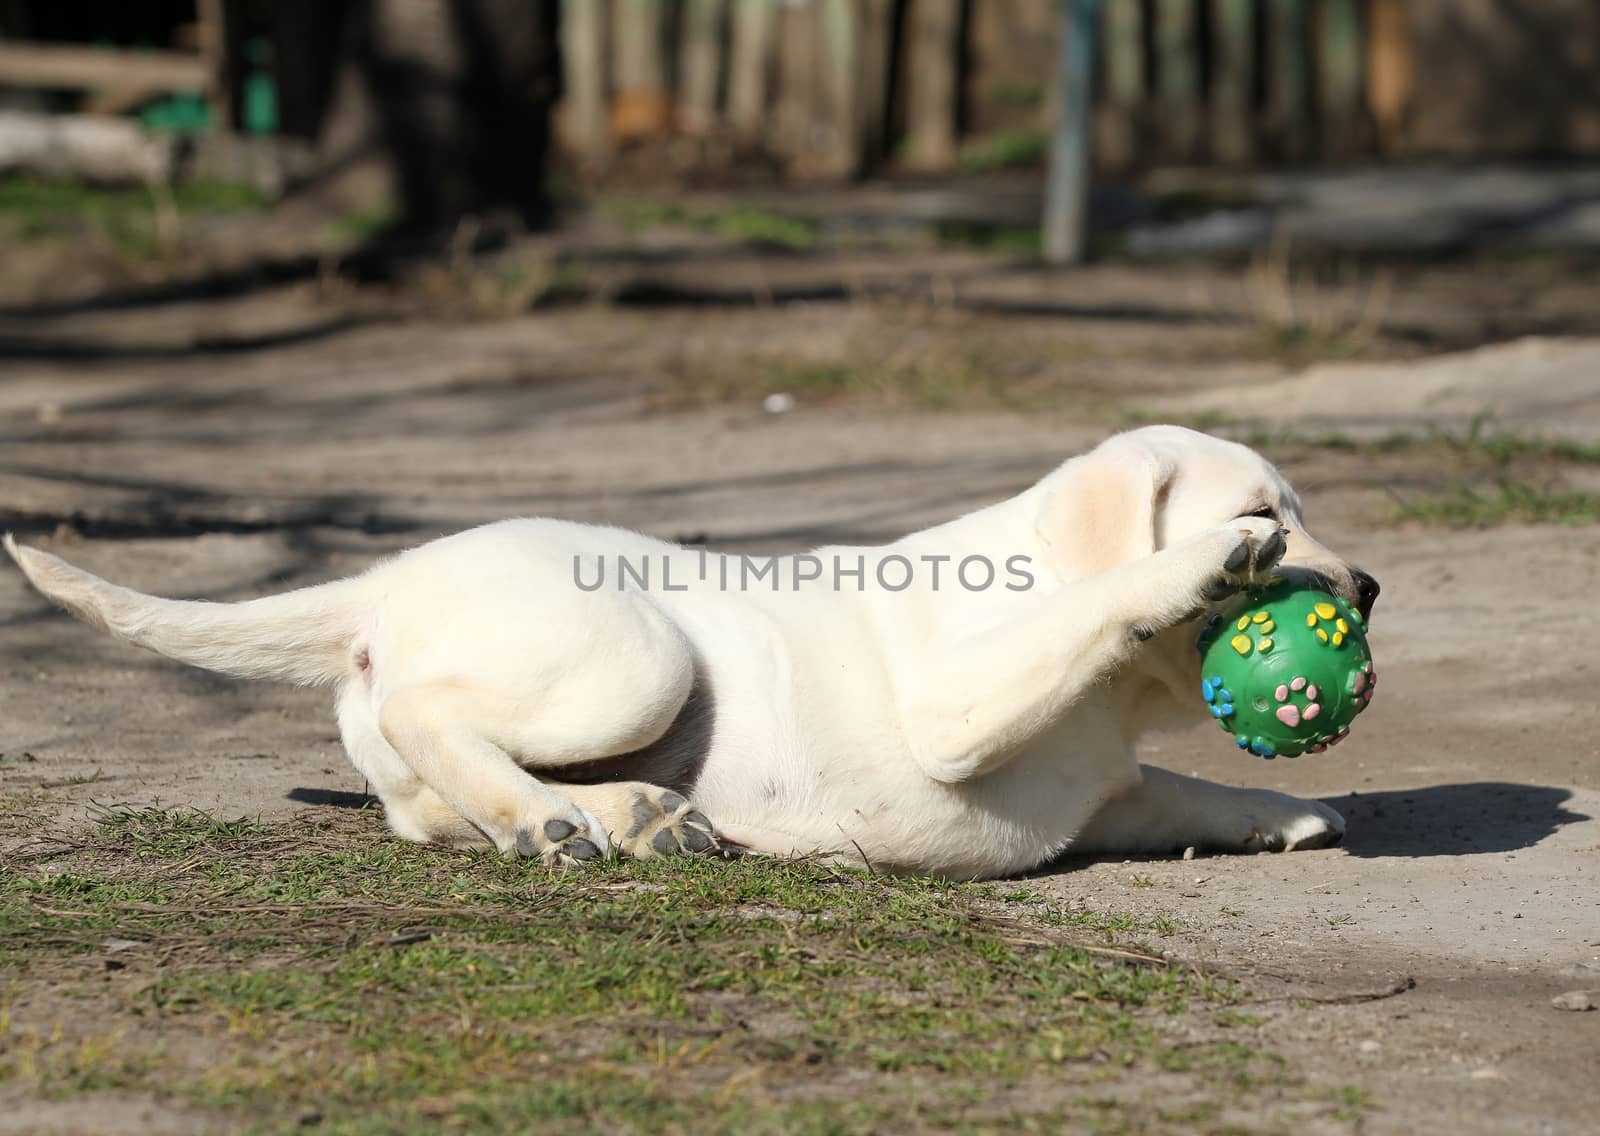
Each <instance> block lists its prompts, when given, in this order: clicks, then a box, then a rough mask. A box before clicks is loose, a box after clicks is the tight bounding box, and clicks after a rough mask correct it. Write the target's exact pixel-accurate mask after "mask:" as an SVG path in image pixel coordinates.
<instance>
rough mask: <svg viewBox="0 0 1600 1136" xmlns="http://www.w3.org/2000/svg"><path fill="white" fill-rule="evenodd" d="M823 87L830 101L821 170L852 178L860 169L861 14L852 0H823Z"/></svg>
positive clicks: (828, 101)
mask: <svg viewBox="0 0 1600 1136" xmlns="http://www.w3.org/2000/svg"><path fill="white" fill-rule="evenodd" d="M821 6H822V10H821V13H820V15H821V19H822V28H821V42H822V58H821V76H820V79H821V89H822V92H823V95H824V98H825V100H826V103H827V110H826V113H825V114H824V115H823V116H822V117H821V119H820V124H821V125H822V126H823V129H824V131H825V138H824V153H823V154H822V156H821V167H822V172H824V173H827V174H829V175H830V176H832V177H840V178H851V177H855V176H856V174H858V173H859V172H860V171H861V163H862V158H863V152H862V148H861V133H862V130H861V128H862V116H861V108H860V106H859V105H858V104H859V102H860V99H861V94H860V89H861V83H860V69H861V37H860V34H859V32H860V20H861V17H862V13H860V12H858V11H857V10H856V5H855V4H854V2H853V0H821Z"/></svg>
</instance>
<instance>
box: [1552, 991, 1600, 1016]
mask: <svg viewBox="0 0 1600 1136" xmlns="http://www.w3.org/2000/svg"><path fill="white" fill-rule="evenodd" d="M1550 1004H1551V1005H1552V1006H1554V1007H1555V1008H1556V1009H1558V1010H1578V1011H1583V1010H1596V1009H1600V1001H1597V1000H1596V997H1595V994H1594V992H1593V991H1590V990H1568V991H1567V992H1566V993H1565V994H1557V995H1556V996H1555V997H1554V998H1552V999H1550Z"/></svg>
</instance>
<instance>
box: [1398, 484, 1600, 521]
mask: <svg viewBox="0 0 1600 1136" xmlns="http://www.w3.org/2000/svg"><path fill="white" fill-rule="evenodd" d="M1396 515H1397V517H1398V519H1400V520H1402V521H1414V522H1417V523H1419V524H1424V525H1440V526H1443V527H1445V528H1453V529H1470V528H1488V527H1490V526H1493V525H1501V524H1508V523H1511V522H1522V523H1524V524H1552V525H1592V524H1597V523H1600V494H1594V493H1588V492H1584V491H1583V490H1579V489H1546V488H1541V487H1539V486H1536V485H1530V484H1528V483H1527V482H1524V481H1517V480H1502V481H1500V482H1499V483H1498V484H1496V485H1495V486H1494V487H1493V488H1491V489H1484V488H1479V487H1474V486H1472V485H1469V484H1466V483H1459V482H1458V483H1457V484H1456V485H1455V486H1454V487H1453V488H1451V489H1450V490H1448V491H1447V492H1444V493H1439V494H1435V495H1432V496H1426V497H1418V498H1415V499H1413V500H1409V501H1403V502H1401V503H1400V504H1399V505H1398V506H1396Z"/></svg>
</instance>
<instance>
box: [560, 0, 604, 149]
mask: <svg viewBox="0 0 1600 1136" xmlns="http://www.w3.org/2000/svg"><path fill="white" fill-rule="evenodd" d="M605 8H606V6H605V4H603V3H601V2H600V0H566V2H565V3H564V4H563V5H562V9H561V53H562V56H563V57H564V61H565V67H564V71H565V73H566V83H565V87H566V94H565V96H564V98H563V103H564V106H563V107H562V118H563V133H564V134H565V135H566V138H567V144H568V145H569V146H571V147H572V149H573V150H574V151H575V152H576V153H577V154H578V155H579V158H580V160H581V161H582V162H583V164H584V165H587V166H590V167H595V166H601V165H604V164H605V162H606V160H607V159H609V158H610V157H611V121H610V112H609V110H608V109H607V105H606V26H605V15H606V12H605Z"/></svg>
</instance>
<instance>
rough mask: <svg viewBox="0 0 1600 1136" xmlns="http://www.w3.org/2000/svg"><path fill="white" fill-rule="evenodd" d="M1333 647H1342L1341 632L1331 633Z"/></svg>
mask: <svg viewBox="0 0 1600 1136" xmlns="http://www.w3.org/2000/svg"><path fill="white" fill-rule="evenodd" d="M1333 645H1334V646H1335V647H1343V646H1344V632H1343V631H1335V632H1334V633H1333Z"/></svg>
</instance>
